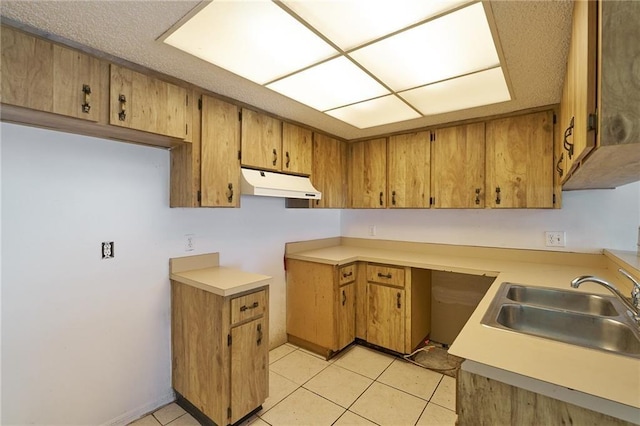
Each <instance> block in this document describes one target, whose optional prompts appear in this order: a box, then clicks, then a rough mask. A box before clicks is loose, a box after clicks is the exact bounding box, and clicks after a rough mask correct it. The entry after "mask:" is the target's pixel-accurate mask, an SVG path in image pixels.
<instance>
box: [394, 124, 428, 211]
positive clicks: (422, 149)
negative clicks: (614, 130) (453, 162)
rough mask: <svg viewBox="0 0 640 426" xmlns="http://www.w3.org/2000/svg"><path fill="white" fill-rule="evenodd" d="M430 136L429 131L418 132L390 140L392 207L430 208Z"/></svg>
mask: <svg viewBox="0 0 640 426" xmlns="http://www.w3.org/2000/svg"><path fill="white" fill-rule="evenodd" d="M429 137H430V133H429V132H418V133H408V134H405V135H398V136H391V137H390V138H389V158H388V161H389V165H388V167H389V176H388V205H389V207H391V208H428V207H429V197H430V187H431V182H430V175H431V164H430V159H431V147H430V144H429Z"/></svg>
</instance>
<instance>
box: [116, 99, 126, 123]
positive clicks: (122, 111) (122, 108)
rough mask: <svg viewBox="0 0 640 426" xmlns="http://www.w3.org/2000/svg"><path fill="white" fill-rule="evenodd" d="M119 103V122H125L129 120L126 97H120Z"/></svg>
mask: <svg viewBox="0 0 640 426" xmlns="http://www.w3.org/2000/svg"><path fill="white" fill-rule="evenodd" d="M118 102H120V112H119V113H118V120H120V121H124V120H125V119H126V118H127V97H126V96H125V95H120V96H118Z"/></svg>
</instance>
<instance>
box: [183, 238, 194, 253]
mask: <svg viewBox="0 0 640 426" xmlns="http://www.w3.org/2000/svg"><path fill="white" fill-rule="evenodd" d="M195 249H196V234H185V236H184V251H194V250H195Z"/></svg>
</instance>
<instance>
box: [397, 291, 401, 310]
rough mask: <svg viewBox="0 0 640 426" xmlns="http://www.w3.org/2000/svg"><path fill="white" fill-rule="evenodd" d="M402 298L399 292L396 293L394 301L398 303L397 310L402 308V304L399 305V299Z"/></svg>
mask: <svg viewBox="0 0 640 426" xmlns="http://www.w3.org/2000/svg"><path fill="white" fill-rule="evenodd" d="M401 297H402V295H401V294H400V292H398V294H397V295H396V300H397V303H398V309H400V308H401V307H402V304H401V303H400V298H401Z"/></svg>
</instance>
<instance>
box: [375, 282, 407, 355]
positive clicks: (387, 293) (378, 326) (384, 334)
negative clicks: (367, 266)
mask: <svg viewBox="0 0 640 426" xmlns="http://www.w3.org/2000/svg"><path fill="white" fill-rule="evenodd" d="M368 293H369V306H368V310H367V341H368V342H369V343H372V344H374V345H378V346H382V347H383V348H387V349H391V350H392V351H396V352H400V353H404V327H405V321H404V310H405V303H404V301H405V292H404V290H403V289H399V288H394V287H387V286H384V285H378V284H372V283H369V284H368Z"/></svg>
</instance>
